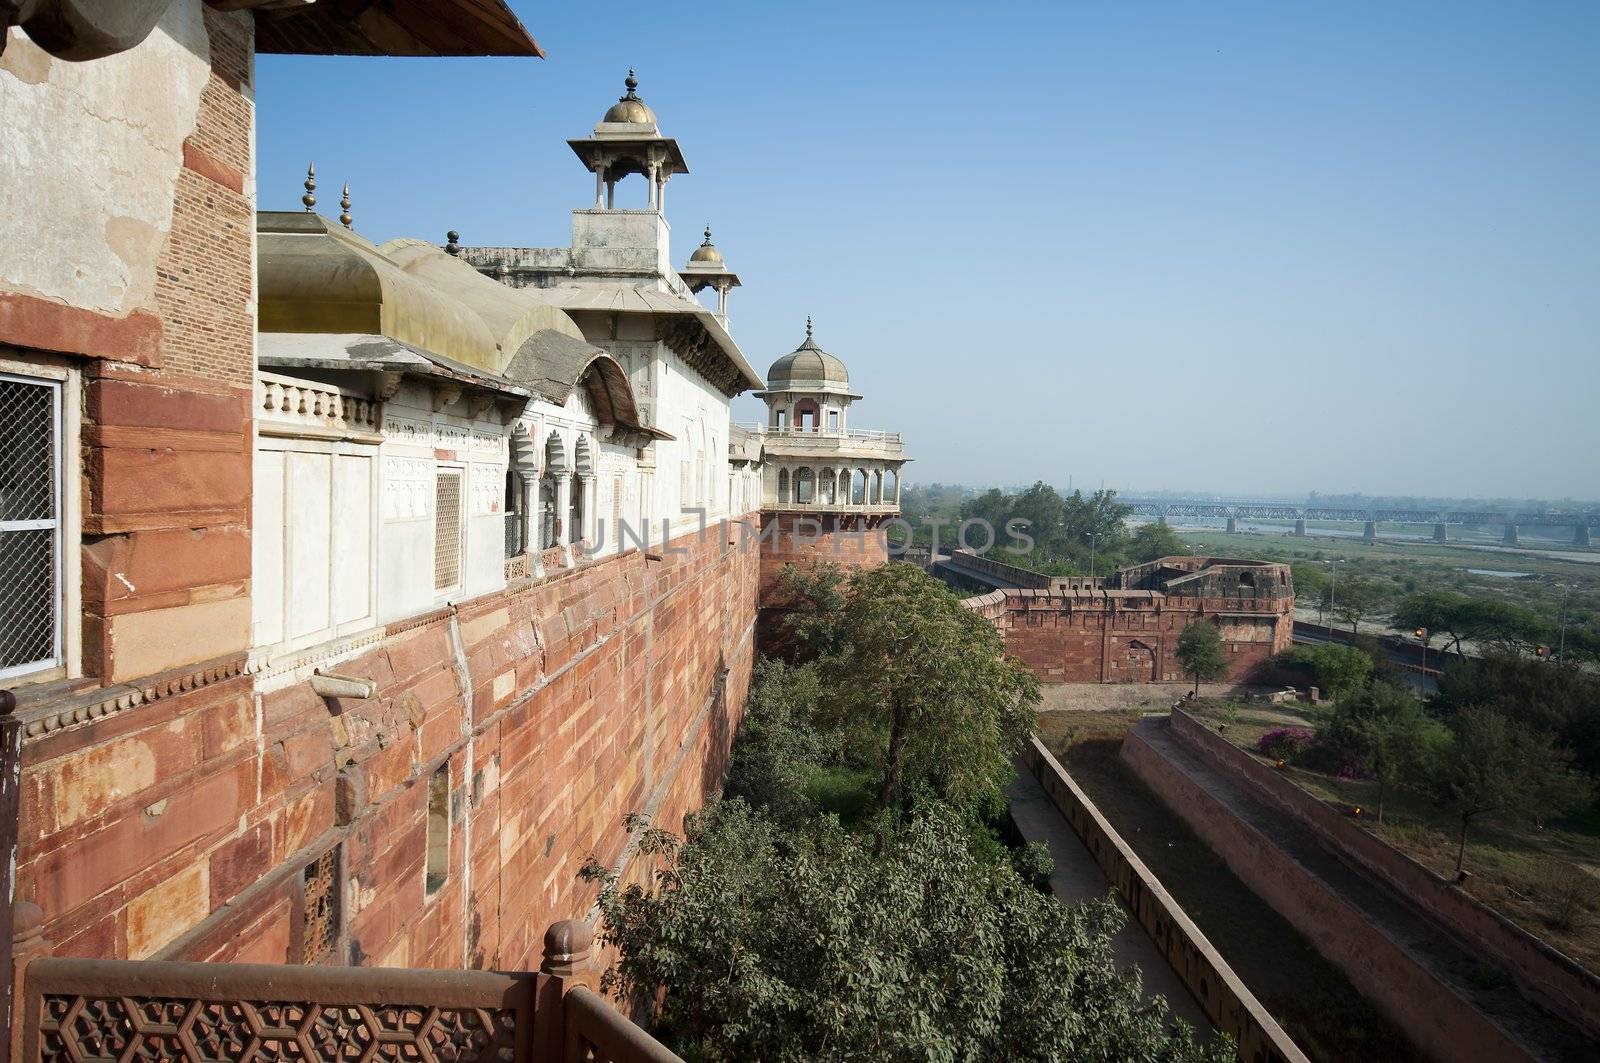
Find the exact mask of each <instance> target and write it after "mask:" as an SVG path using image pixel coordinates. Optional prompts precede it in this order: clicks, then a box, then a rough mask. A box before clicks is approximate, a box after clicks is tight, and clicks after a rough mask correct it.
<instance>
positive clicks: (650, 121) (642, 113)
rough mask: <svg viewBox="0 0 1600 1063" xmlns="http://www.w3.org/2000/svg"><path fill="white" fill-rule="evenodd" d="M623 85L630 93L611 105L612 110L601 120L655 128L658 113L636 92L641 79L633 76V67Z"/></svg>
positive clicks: (619, 97) (618, 98)
mask: <svg viewBox="0 0 1600 1063" xmlns="http://www.w3.org/2000/svg"><path fill="white" fill-rule="evenodd" d="M622 84H623V85H624V87H626V88H627V90H628V91H627V92H626V93H624V94H623V95H621V96H618V97H617V102H616V103H614V104H612V105H611V109H610V110H609V111H607V112H606V116H605V117H604V118H602V119H600V120H601V121H602V122H613V123H618V124H623V125H647V126H654V125H655V124H656V113H655V112H654V111H652V110H651V109H650V108H649V106H648V105H647V104H646V103H645V102H644V101H643V100H641V99H640V98H639V93H638V92H637V91H635V90H636V89H638V87H639V79H638V78H636V77H634V76H633V69H632V68H631V67H630V68H629V69H628V76H627V78H626V79H624V80H623V82H622Z"/></svg>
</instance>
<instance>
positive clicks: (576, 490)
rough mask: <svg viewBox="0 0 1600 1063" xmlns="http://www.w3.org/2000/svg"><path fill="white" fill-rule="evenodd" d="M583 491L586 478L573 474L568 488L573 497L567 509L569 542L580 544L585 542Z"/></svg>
mask: <svg viewBox="0 0 1600 1063" xmlns="http://www.w3.org/2000/svg"><path fill="white" fill-rule="evenodd" d="M583 489H584V477H582V476H579V475H578V474H577V473H573V474H572V484H571V485H570V487H569V488H568V491H569V493H570V495H571V498H570V501H569V505H568V507H567V542H569V543H574V544H576V543H578V542H581V541H582V540H583Z"/></svg>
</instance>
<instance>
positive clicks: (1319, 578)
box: [1289, 564, 1328, 620]
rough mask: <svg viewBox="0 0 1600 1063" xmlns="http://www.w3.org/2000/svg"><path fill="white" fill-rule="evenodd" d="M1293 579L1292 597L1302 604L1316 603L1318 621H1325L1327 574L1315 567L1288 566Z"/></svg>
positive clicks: (1303, 565) (1305, 565) (1302, 565)
mask: <svg viewBox="0 0 1600 1063" xmlns="http://www.w3.org/2000/svg"><path fill="white" fill-rule="evenodd" d="M1289 572H1290V575H1291V576H1292V577H1293V579H1294V595H1295V598H1296V600H1298V601H1302V602H1316V603H1317V613H1318V619H1319V620H1325V619H1326V614H1327V599H1328V573H1327V572H1326V571H1325V570H1324V569H1322V568H1321V567H1319V566H1317V565H1307V564H1297V565H1290V566H1289Z"/></svg>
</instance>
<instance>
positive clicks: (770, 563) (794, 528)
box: [760, 513, 889, 606]
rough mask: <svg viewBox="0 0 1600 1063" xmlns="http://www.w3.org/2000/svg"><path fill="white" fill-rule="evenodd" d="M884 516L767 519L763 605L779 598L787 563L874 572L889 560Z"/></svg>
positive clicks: (764, 521) (765, 515)
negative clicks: (776, 595) (776, 592)
mask: <svg viewBox="0 0 1600 1063" xmlns="http://www.w3.org/2000/svg"><path fill="white" fill-rule="evenodd" d="M885 519H886V518H884V517H869V516H830V515H820V514H819V515H817V516H810V517H808V516H805V515H800V514H792V513H763V514H762V515H761V532H760V535H761V539H760V543H761V599H760V600H761V604H762V606H768V605H770V604H772V602H773V600H774V590H775V588H776V587H777V583H778V574H779V573H780V572H782V571H783V569H784V567H785V566H786V565H810V564H817V563H821V562H827V563H831V564H835V565H839V566H841V567H843V568H848V569H854V568H874V567H876V566H878V565H882V564H885V563H887V562H888V560H889V544H888V541H887V539H885V537H884V533H883V522H884V520H885Z"/></svg>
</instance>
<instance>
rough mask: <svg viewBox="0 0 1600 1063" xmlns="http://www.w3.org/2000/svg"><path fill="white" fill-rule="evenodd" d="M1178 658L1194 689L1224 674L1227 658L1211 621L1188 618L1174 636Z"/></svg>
mask: <svg viewBox="0 0 1600 1063" xmlns="http://www.w3.org/2000/svg"><path fill="white" fill-rule="evenodd" d="M1178 660H1179V661H1181V662H1182V663H1183V670H1184V671H1185V672H1187V673H1188V674H1189V675H1191V676H1193V677H1194V689H1195V692H1196V693H1199V691H1200V684H1201V683H1202V682H1205V681H1210V680H1217V679H1223V678H1225V677H1226V676H1227V674H1228V658H1227V656H1226V655H1225V654H1224V653H1223V652H1222V633H1221V632H1219V631H1218V630H1217V627H1216V625H1215V624H1212V623H1208V622H1207V621H1204V620H1191V621H1189V623H1187V624H1185V625H1184V627H1183V631H1182V632H1180V633H1179V635H1178Z"/></svg>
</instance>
